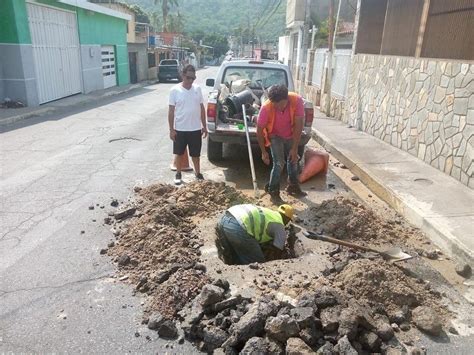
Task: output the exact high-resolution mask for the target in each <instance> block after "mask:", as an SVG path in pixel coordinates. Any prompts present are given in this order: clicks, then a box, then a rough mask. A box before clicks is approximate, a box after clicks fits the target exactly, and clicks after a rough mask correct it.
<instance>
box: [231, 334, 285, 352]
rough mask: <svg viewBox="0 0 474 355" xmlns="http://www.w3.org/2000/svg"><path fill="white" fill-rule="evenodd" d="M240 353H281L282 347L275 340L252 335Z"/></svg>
mask: <svg viewBox="0 0 474 355" xmlns="http://www.w3.org/2000/svg"><path fill="white" fill-rule="evenodd" d="M240 354H243V355H257V354H283V348H282V346H281V345H280V344H278V343H277V342H275V341H273V340H271V339H268V338H261V337H252V338H250V339H249V340H248V341H247V342H246V343H245V346H244V347H243V349H242V350H241V352H240Z"/></svg>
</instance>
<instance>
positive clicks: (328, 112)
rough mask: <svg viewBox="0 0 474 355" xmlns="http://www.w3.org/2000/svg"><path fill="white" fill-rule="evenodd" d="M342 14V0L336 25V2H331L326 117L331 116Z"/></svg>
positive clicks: (331, 0) (338, 8)
mask: <svg viewBox="0 0 474 355" xmlns="http://www.w3.org/2000/svg"><path fill="white" fill-rule="evenodd" d="M340 12H341V0H339V5H338V7H337V17H336V23H335V24H334V0H330V1H329V38H328V44H329V46H328V47H329V48H328V67H327V72H326V99H327V101H326V117H329V116H330V115H331V94H332V88H331V84H332V59H333V58H332V56H333V52H334V42H335V41H336V33H337V23H338V21H339V13H340Z"/></svg>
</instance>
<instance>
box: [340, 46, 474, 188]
mask: <svg viewBox="0 0 474 355" xmlns="http://www.w3.org/2000/svg"><path fill="white" fill-rule="evenodd" d="M473 92H474V63H473V62H469V63H462V62H455V61H443V60H433V59H417V58H410V57H392V56H379V55H367V54H357V55H355V56H354V59H353V62H352V68H351V74H350V78H349V87H348V100H347V102H346V112H345V114H344V117H343V121H345V122H346V123H348V124H351V125H353V126H354V127H357V128H359V129H361V130H363V131H365V132H367V133H370V134H372V135H373V136H375V137H377V138H379V139H382V140H383V141H385V142H387V143H389V144H391V145H393V146H395V147H398V148H400V149H403V150H405V151H407V152H409V153H410V154H412V155H414V156H417V157H418V158H420V159H421V160H423V161H425V162H426V163H428V164H430V165H431V166H433V167H435V168H437V169H439V170H441V171H444V172H445V173H446V174H448V175H451V176H452V177H453V178H455V179H457V180H460V181H461V182H462V183H463V184H465V185H467V186H469V187H471V188H473V187H474V163H473V159H474V93H473Z"/></svg>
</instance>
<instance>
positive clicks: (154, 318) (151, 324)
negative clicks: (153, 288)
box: [147, 312, 165, 330]
mask: <svg viewBox="0 0 474 355" xmlns="http://www.w3.org/2000/svg"><path fill="white" fill-rule="evenodd" d="M164 321H165V319H164V318H163V316H162V315H161V313H159V312H154V313H153V314H152V315H151V316H150V317H149V318H148V324H147V326H148V329H151V330H158V329H159V328H160V327H161V325H162V324H163V322H164Z"/></svg>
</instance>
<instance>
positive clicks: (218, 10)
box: [124, 0, 286, 43]
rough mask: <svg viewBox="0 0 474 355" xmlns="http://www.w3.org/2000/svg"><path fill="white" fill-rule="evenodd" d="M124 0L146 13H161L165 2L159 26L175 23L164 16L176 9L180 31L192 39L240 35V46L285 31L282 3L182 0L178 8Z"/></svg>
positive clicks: (160, 1)
mask: <svg viewBox="0 0 474 355" xmlns="http://www.w3.org/2000/svg"><path fill="white" fill-rule="evenodd" d="M124 1H126V2H128V3H130V4H139V5H140V6H142V7H143V8H144V9H146V10H147V11H149V12H153V11H158V12H160V13H163V9H164V1H165V2H167V4H166V22H167V23H166V24H164V23H163V26H164V27H168V25H169V24H168V21H169V22H170V23H171V22H173V21H175V20H171V19H169V20H168V16H172V17H175V16H177V12H178V10H179V12H180V15H181V17H182V22H183V27H184V32H185V33H186V34H188V35H193V36H194V34H199V33H200V32H202V33H207V34H216V35H221V36H231V35H234V36H242V41H243V43H248V42H249V41H250V40H252V38H254V39H255V40H256V41H257V42H258V41H261V42H264V41H269V40H270V41H275V42H276V41H277V40H278V37H279V36H281V35H283V34H284V32H285V16H286V0H218V1H211V0H183V1H180V2H179V6H177V4H176V3H175V2H174V1H171V0H168V1H166V0H124ZM155 2H156V3H155ZM163 22H164V16H163ZM239 38H240V37H239ZM193 39H196V38H194V37H193ZM201 39H202V38H201Z"/></svg>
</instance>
